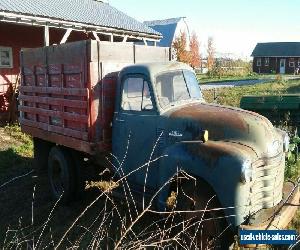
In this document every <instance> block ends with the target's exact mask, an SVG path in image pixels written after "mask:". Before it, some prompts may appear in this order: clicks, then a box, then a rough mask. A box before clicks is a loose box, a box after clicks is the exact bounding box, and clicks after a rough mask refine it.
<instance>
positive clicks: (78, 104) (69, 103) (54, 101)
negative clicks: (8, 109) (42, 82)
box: [19, 94, 88, 109]
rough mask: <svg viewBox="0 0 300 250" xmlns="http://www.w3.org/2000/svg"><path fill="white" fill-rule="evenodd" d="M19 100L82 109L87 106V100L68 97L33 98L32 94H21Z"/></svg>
mask: <svg viewBox="0 0 300 250" xmlns="http://www.w3.org/2000/svg"><path fill="white" fill-rule="evenodd" d="M19 100H21V101H28V102H35V103H42V104H48V105H62V106H65V107H72V108H82V109H86V108H88V106H87V105H88V102H87V101H80V100H68V99H63V98H54V97H43V96H34V98H33V97H32V96H28V95H23V94H21V95H20V96H19Z"/></svg>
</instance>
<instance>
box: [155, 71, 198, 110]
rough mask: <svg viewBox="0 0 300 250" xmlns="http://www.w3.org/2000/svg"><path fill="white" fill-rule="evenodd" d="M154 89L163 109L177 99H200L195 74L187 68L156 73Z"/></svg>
mask: <svg viewBox="0 0 300 250" xmlns="http://www.w3.org/2000/svg"><path fill="white" fill-rule="evenodd" d="M156 90H157V95H158V100H159V103H160V106H161V107H162V108H163V109H164V108H166V107H168V106H172V105H174V104H175V103H176V102H178V101H186V100H193V99H198V100H200V99H202V95H201V92H200V88H199V84H198V81H197V79H196V76H195V74H194V73H193V72H192V71H188V70H177V71H171V72H164V73H161V74H159V75H157V76H156Z"/></svg>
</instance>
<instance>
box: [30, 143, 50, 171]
mask: <svg viewBox="0 0 300 250" xmlns="http://www.w3.org/2000/svg"><path fill="white" fill-rule="evenodd" d="M50 149H51V144H50V143H49V142H47V141H44V140H42V139H39V138H36V137H34V138H33V156H34V167H35V169H36V170H37V171H39V172H46V170H47V165H48V155H49V151H50Z"/></svg>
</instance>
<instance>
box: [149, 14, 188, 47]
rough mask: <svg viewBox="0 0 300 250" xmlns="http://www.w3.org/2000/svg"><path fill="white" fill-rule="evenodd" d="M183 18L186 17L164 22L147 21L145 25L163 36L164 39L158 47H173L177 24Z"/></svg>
mask: <svg viewBox="0 0 300 250" xmlns="http://www.w3.org/2000/svg"><path fill="white" fill-rule="evenodd" d="M183 18H184V17H176V18H170V19H164V20H153V21H145V22H144V24H146V25H148V26H149V27H150V28H152V29H154V30H156V31H158V32H159V33H161V34H162V35H163V38H162V39H161V40H160V42H158V43H157V45H158V46H161V47H171V46H172V42H173V39H174V35H175V31H176V28H177V24H178V22H180V20H182V19H183Z"/></svg>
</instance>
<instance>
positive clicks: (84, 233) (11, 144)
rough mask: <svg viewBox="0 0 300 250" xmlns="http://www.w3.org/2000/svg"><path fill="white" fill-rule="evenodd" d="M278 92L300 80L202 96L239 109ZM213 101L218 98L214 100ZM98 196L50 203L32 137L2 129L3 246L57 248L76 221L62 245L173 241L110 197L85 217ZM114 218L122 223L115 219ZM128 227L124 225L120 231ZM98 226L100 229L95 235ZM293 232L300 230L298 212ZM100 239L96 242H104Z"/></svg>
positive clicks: (94, 192) (299, 86)
mask: <svg viewBox="0 0 300 250" xmlns="http://www.w3.org/2000/svg"><path fill="white" fill-rule="evenodd" d="M279 93H300V81H282V80H280V79H279V80H278V81H277V82H276V81H274V82H271V83H266V84H259V85H255V86H243V87H235V88H228V89H219V90H218V91H217V92H216V93H214V91H213V90H210V91H205V92H204V97H205V99H206V100H207V101H208V102H216V103H220V104H224V105H232V106H237V107H238V106H239V100H240V98H241V97H242V96H243V95H256V94H279ZM214 96H217V98H216V99H214ZM299 165H300V164H296V165H292V166H291V167H292V168H293V169H294V170H295V169H296V171H294V172H293V173H294V174H293V176H291V177H292V178H296V176H297V173H298V174H299V173H300V172H299V170H300V166H299ZM298 176H299V175H298ZM99 194H100V192H99V190H98V189H89V190H87V191H85V193H84V199H83V200H81V201H75V202H74V203H73V204H72V206H63V205H57V204H56V203H55V202H54V201H52V200H51V196H50V194H49V190H48V185H47V177H46V175H45V173H43V172H40V171H37V170H35V169H34V167H33V144H32V140H31V138H30V137H29V136H27V135H24V134H22V133H21V132H20V129H19V127H18V126H16V125H15V126H8V127H3V128H0V204H1V209H0V239H1V240H0V247H2V246H4V245H5V246H6V247H8V248H12V249H13V248H14V246H16V245H18V244H20V245H19V246H21V244H24V243H26V242H27V243H28V244H29V245H30V246H31V247H33V246H34V242H35V243H37V242H38V243H39V244H40V245H39V247H51V246H55V244H57V242H59V240H60V239H61V238H62V236H63V235H64V233H65V232H66V231H67V230H68V229H69V227H70V226H71V225H72V223H73V222H74V220H76V218H78V221H77V223H76V224H75V226H74V227H72V228H71V230H70V232H69V233H68V234H67V235H66V237H65V240H64V241H63V245H61V246H64V247H70V246H72V245H73V246H78V247H80V248H86V247H87V246H89V247H92V245H91V242H92V240H93V239H94V238H95V235H96V234H97V233H98V236H99V235H100V236H101V237H102V238H103V239H105V241H104V242H105V243H107V244H112V243H109V239H110V240H111V242H118V239H119V238H120V237H122V235H124V233H125V235H126V234H127V235H126V236H125V237H124V241H123V242H122V244H123V245H122V246H124V247H125V246H131V247H132V246H133V245H128V244H132V242H135V243H136V244H138V241H137V239H139V242H144V241H143V239H144V238H145V237H146V238H147V239H148V240H149V239H151V240H152V241H151V242H158V241H159V240H161V239H163V237H165V239H166V240H167V239H168V237H170V236H168V235H167V236H166V233H165V234H164V235H163V236H162V234H163V233H162V232H163V230H162V227H164V226H165V225H166V224H163V225H160V224H159V223H158V222H157V224H155V225H153V223H152V224H151V223H149V221H154V218H155V219H156V220H157V221H159V220H160V217H159V216H157V215H155V214H150V215H148V212H146V213H145V214H142V216H141V218H140V220H139V221H137V222H136V223H135V221H134V219H132V218H131V212H129V213H128V212H124V211H126V210H128V207H127V205H126V203H125V202H123V201H122V200H114V199H112V198H111V196H110V195H103V197H101V198H100V199H97V200H96V202H95V203H94V204H93V206H91V208H90V209H89V210H88V212H87V213H82V212H83V211H85V208H86V207H87V206H88V205H89V204H91V203H92V202H93V201H94V200H95V199H96V198H98V197H99ZM102 211H111V212H112V213H113V214H110V213H108V214H109V215H108V216H107V217H101V216H100V215H101V212H102ZM137 214H139V213H137ZM113 215H114V216H117V217H120V218H121V219H117V220H115V219H113ZM78 216H79V217H78ZM156 220H155V221H156ZM124 221H125V222H124ZM124 225H126V226H125V227H124V228H123V229H122V228H121V229H120V227H122V226H124ZM131 225H132V226H131ZM144 225H149V228H150V229H149V233H148V234H143V235H142V236H139V233H141V232H143V229H144V227H145V226H144ZM99 226H100V228H101V226H102V228H101V230H100V229H98V231H97V228H99ZM152 227H155V229H152ZM290 228H295V229H297V230H299V231H300V212H299V213H298V215H297V218H295V220H294V221H293V223H292V224H291V225H290ZM128 229H129V230H128ZM95 230H96V231H95ZM99 230H100V231H99ZM153 232H156V234H157V236H159V237H160V238H158V239H157V238H155V237H157V236H154V235H152V234H153ZM157 232H159V233H157ZM164 232H165V231H164ZM151 233H152V234H151ZM100 236H99V237H98V238H97V239H99V238H101V237H100ZM137 236H139V237H137ZM151 237H152V238H151ZM2 239H3V240H2ZM5 241H6V242H5ZM11 242H12V243H11ZM41 242H42V243H41ZM93 242H94V244H95V245H93V246H98V247H99V246H101V244H103V242H102V243H99V242H96V241H93ZM95 242H96V243H95ZM130 242H131V243H130ZM145 242H146V241H145ZM145 242H144V243H145ZM135 243H134V244H135ZM97 244H98V245H97ZM126 244H127V245H126ZM142 245H143V244H142ZM144 245H145V246H146V245H147V244H146V243H145V244H144ZM102 246H103V245H102Z"/></svg>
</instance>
